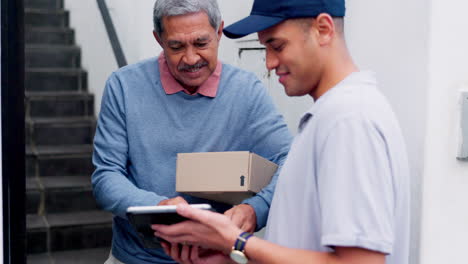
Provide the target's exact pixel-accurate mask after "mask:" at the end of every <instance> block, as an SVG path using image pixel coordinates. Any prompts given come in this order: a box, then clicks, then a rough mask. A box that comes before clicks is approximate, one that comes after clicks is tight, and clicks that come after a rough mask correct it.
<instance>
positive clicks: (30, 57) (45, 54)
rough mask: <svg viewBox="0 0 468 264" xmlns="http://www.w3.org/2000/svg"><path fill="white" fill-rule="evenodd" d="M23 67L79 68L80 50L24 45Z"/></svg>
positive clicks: (69, 47) (70, 47)
mask: <svg viewBox="0 0 468 264" xmlns="http://www.w3.org/2000/svg"><path fill="white" fill-rule="evenodd" d="M25 57H26V62H25V67H26V68H35V67H46V68H65V67H70V68H80V65H81V50H80V48H79V47H77V46H73V45H26V49H25Z"/></svg>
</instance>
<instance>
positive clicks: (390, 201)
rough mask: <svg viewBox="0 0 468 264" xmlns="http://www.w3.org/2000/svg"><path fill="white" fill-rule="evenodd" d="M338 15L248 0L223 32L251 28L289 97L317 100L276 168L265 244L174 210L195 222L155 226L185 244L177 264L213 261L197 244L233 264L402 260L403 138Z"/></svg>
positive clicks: (206, 216)
mask: <svg viewBox="0 0 468 264" xmlns="http://www.w3.org/2000/svg"><path fill="white" fill-rule="evenodd" d="M344 15H345V4H344V0H276V1H270V0H255V1H254V5H253V9H252V13H251V15H250V16H249V17H247V18H245V19H243V20H241V21H239V22H237V23H235V24H233V25H231V26H229V27H227V28H226V29H225V31H224V33H225V34H226V35H227V36H228V37H232V38H237V37H242V36H245V35H247V34H249V33H253V32H258V37H259V40H260V42H261V43H262V44H264V45H265V46H266V65H267V68H268V70H275V71H276V74H277V75H278V76H279V77H280V78H279V81H280V82H281V84H283V86H284V87H285V91H286V93H287V94H288V95H289V96H303V95H310V96H311V97H312V98H313V99H314V101H315V103H314V104H312V102H311V108H310V109H309V110H308V111H307V112H306V113H305V114H304V116H303V117H302V119H301V120H300V123H299V133H298V135H297V136H296V138H295V139H294V142H293V144H292V146H291V150H290V152H289V155H288V158H287V159H286V162H285V164H284V166H283V168H282V170H281V173H280V176H279V179H278V182H277V186H276V191H275V194H274V198H273V202H272V205H271V209H270V213H269V219H268V223H267V230H266V235H265V239H266V240H262V239H260V238H257V237H252V236H250V234H248V233H244V232H242V231H241V229H239V228H238V227H237V226H236V225H235V224H233V223H231V222H230V220H229V219H228V218H227V217H226V216H223V215H221V214H215V213H212V212H207V211H200V210H194V209H192V208H190V207H188V206H186V205H185V206H179V207H178V213H179V214H181V215H183V216H186V217H188V218H191V219H193V220H194V221H186V222H183V223H180V224H176V225H172V226H159V225H155V226H153V229H154V230H155V235H156V236H160V237H162V238H164V239H166V240H168V241H170V242H171V243H173V244H176V243H182V244H184V245H187V244H188V245H192V247H191V248H189V247H187V246H186V247H184V248H183V249H182V251H181V252H180V253H179V252H177V253H178V254H180V259H181V260H182V262H183V263H212V262H211V260H210V259H205V258H204V257H202V256H200V255H199V254H198V252H199V251H198V250H199V247H202V248H206V247H209V248H214V249H217V250H219V251H221V252H223V253H224V254H225V256H226V259H227V256H230V257H231V258H232V260H233V261H235V262H236V263H247V261H249V263H266V264H273V263H282V264H284V263H288V264H293V263H299V264H304V263H313V264H315V263H317V264H318V263H327V264H328V263H347V264H351V263H355V264H383V263H387V264H407V263H408V252H409V197H410V196H409V174H408V164H407V158H406V150H405V145H404V142H403V137H402V134H401V131H400V128H399V125H398V122H397V119H396V117H395V115H394V113H393V111H392V110H391V108H390V105H389V104H388V102H387V100H386V99H385V98H384V97H383V96H382V94H381V93H380V92H379V90H378V89H377V83H376V80H375V77H374V75H373V74H372V73H371V72H366V71H360V70H359V69H358V68H357V66H356V65H355V64H354V62H353V60H352V59H351V56H350V54H349V52H348V50H347V47H346V44H345V39H344V35H343V17H344ZM173 248H174V247H172V248H170V247H166V252H167V253H169V254H174V252H171V249H173ZM184 250H185V251H184Z"/></svg>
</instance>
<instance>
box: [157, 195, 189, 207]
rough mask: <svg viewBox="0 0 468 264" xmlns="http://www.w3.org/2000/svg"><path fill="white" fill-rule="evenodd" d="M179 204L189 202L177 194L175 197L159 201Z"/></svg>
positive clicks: (164, 203) (163, 203)
mask: <svg viewBox="0 0 468 264" xmlns="http://www.w3.org/2000/svg"><path fill="white" fill-rule="evenodd" d="M178 204H188V202H187V201H186V200H185V199H184V198H182V197H181V196H177V197H174V198H170V199H166V200H162V201H161V202H159V204H158V205H178Z"/></svg>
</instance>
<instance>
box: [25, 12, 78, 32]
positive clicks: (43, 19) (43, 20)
mask: <svg viewBox="0 0 468 264" xmlns="http://www.w3.org/2000/svg"><path fill="white" fill-rule="evenodd" d="M68 25H69V13H68V11H67V10H64V9H42V8H25V9H24V26H25V28H32V27H58V28H66V27H68Z"/></svg>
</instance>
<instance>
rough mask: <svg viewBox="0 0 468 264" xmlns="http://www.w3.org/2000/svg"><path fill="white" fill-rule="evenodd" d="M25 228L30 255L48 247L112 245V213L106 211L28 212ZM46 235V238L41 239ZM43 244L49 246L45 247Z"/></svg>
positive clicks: (97, 246) (68, 248) (62, 249)
mask: <svg viewBox="0 0 468 264" xmlns="http://www.w3.org/2000/svg"><path fill="white" fill-rule="evenodd" d="M26 228H27V236H28V247H27V252H28V254H38V253H44V252H47V250H49V251H51V252H55V251H66V250H76V249H90V248H101V247H107V248H109V247H110V244H111V239H112V214H110V213H108V212H104V211H81V212H73V213H57V214H46V215H44V216H39V215H27V217H26ZM44 237H45V239H46V241H42V240H41V239H43V238H44ZM34 239H35V240H34ZM39 242H40V243H39ZM40 245H46V248H45V250H44V246H42V247H40ZM40 250H43V251H40Z"/></svg>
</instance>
